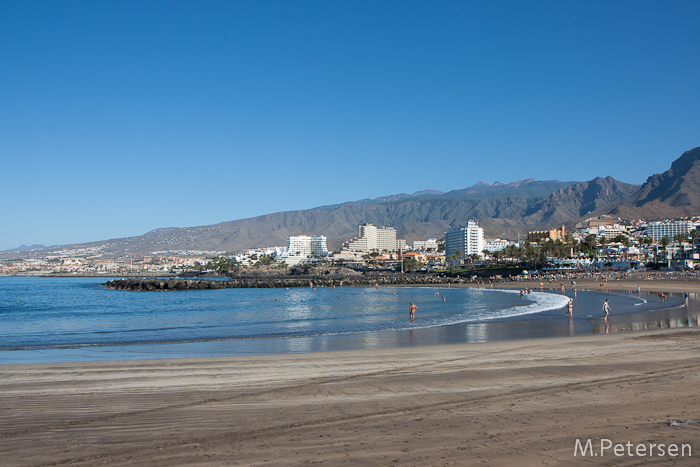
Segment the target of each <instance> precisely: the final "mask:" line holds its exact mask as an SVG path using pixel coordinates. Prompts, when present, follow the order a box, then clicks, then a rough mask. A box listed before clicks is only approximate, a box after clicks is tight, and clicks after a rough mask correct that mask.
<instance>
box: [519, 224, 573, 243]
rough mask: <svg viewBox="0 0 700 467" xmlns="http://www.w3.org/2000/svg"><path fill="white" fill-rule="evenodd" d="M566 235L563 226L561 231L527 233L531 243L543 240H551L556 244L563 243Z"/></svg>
mask: <svg viewBox="0 0 700 467" xmlns="http://www.w3.org/2000/svg"><path fill="white" fill-rule="evenodd" d="M565 235H566V228H565V227H564V226H563V225H562V226H561V229H560V230H557V229H553V230H532V231H530V232H528V233H527V239H528V241H530V242H540V241H542V240H545V241H546V240H551V241H553V242H554V241H557V240H562V241H563V240H564V236H565Z"/></svg>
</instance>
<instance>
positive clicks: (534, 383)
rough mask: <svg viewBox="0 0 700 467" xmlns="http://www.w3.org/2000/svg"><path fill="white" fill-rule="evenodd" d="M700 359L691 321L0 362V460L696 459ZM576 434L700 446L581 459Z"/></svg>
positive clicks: (420, 462)
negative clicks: (556, 332)
mask: <svg viewBox="0 0 700 467" xmlns="http://www.w3.org/2000/svg"><path fill="white" fill-rule="evenodd" d="M577 282H579V284H580V281H577ZM662 282H666V281H656V282H653V286H654V287H655V288H653V289H651V288H648V289H646V290H655V291H656V290H666V291H672V289H671V288H670V285H665V284H662ZM668 282H673V281H668ZM695 284H696V283H695V282H693V283H692V285H693V287H692V288H691V287H686V286H687V284H681V286H679V289H678V290H677V291H678V292H681V291H684V290H685V289H686V288H688V289H689V291H691V292H698V291H700V290H699V289H700V287H698V286H697V285H695ZM615 285H617V284H615ZM643 285H648V284H646V282H645V283H644V284H643ZM609 286H612V284H609ZM625 286H629V287H632V290H636V284H635V283H633V281H629V283H626V285H625ZM611 288H612V287H611ZM616 288H618V289H623V288H622V287H616ZM699 357H700V330H698V329H697V328H690V329H668V330H659V331H651V332H650V331H645V332H641V333H617V334H609V335H589V336H580V337H570V338H552V339H537V340H535V339H533V340H525V341H509V342H491V343H485V344H465V345H450V346H433V347H413V348H400V349H388V350H362V351H347V352H329V353H316V354H295V355H281V356H259V357H230V358H207V359H187V360H151V361H122V362H117V361H115V362H90V363H61V364H32V365H0V465H3V466H33V465H42V466H43V465H85V466H97V465H120V466H121V465H141V466H151V465H159V466H160V465H164V466H165V465H167V466H170V465H304V464H323V465H370V466H371V465H382V466H384V465H397V466H399V465H411V466H428V465H457V466H463V465H466V466H469V465H496V466H501V465H517V466H530V465H533V466H534V465H538V466H539V465H639V464H642V463H644V464H645V465H699V462H698V459H700V424H698V423H690V424H688V425H683V426H680V427H673V426H669V422H671V421H672V420H681V419H683V420H686V419H691V420H695V421H698V422H700V358H699ZM577 439H579V440H581V441H582V442H584V443H585V442H586V440H588V439H591V440H592V441H593V447H595V448H596V451H599V446H600V441H599V440H600V439H609V440H611V441H612V442H613V443H623V444H626V443H628V442H631V443H632V445H633V446H636V445H638V444H642V445H644V446H647V447H648V446H649V444H651V443H653V444H657V445H658V444H665V445H666V446H668V445H670V444H677V445H678V446H681V445H682V444H689V445H690V446H691V448H692V453H691V456H687V451H686V456H685V457H680V456H678V457H669V456H668V455H666V456H663V457H658V455H657V453H658V451H657V452H655V453H654V455H653V456H649V455H648V454H647V455H644V456H637V455H636V453H634V452H633V453H632V454H634V455H632V456H629V455H627V453H625V455H623V456H616V455H615V454H614V453H613V450H612V449H610V450H608V451H606V453H605V455H604V456H602V457H601V456H600V455H599V456H596V457H594V456H587V457H582V456H581V454H580V453H579V455H578V456H576V457H574V449H575V443H576V440H577ZM625 449H626V448H625Z"/></svg>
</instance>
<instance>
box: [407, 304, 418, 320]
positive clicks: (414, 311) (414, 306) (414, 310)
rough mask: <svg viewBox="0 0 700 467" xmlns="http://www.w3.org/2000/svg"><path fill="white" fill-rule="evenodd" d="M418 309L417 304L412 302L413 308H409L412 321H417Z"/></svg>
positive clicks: (409, 317)
mask: <svg viewBox="0 0 700 467" xmlns="http://www.w3.org/2000/svg"><path fill="white" fill-rule="evenodd" d="M417 309H418V307H417V306H416V305H415V303H413V302H411V306H409V307H408V319H410V320H411V321H413V320H415V319H416V310H417Z"/></svg>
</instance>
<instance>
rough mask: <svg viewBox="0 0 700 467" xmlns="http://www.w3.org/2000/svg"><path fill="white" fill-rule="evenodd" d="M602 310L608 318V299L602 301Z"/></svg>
mask: <svg viewBox="0 0 700 467" xmlns="http://www.w3.org/2000/svg"><path fill="white" fill-rule="evenodd" d="M603 311H604V312H605V319H608V315H609V314H610V303H608V299H606V300H605V303H603Z"/></svg>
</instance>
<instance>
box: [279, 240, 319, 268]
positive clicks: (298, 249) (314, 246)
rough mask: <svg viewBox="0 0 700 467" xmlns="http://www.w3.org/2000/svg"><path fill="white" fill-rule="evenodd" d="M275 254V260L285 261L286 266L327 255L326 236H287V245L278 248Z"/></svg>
mask: <svg viewBox="0 0 700 467" xmlns="http://www.w3.org/2000/svg"><path fill="white" fill-rule="evenodd" d="M280 250H281V251H279V252H277V254H276V256H275V261H276V262H277V263H278V264H280V263H283V262H284V263H285V264H286V265H287V266H296V265H298V264H301V263H303V262H305V261H307V260H308V259H309V258H312V257H319V258H320V257H323V256H326V255H328V246H327V245H326V237H324V236H323V235H321V236H319V237H309V236H308V235H298V236H295V237H287V247H286V248H282V249H280Z"/></svg>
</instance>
